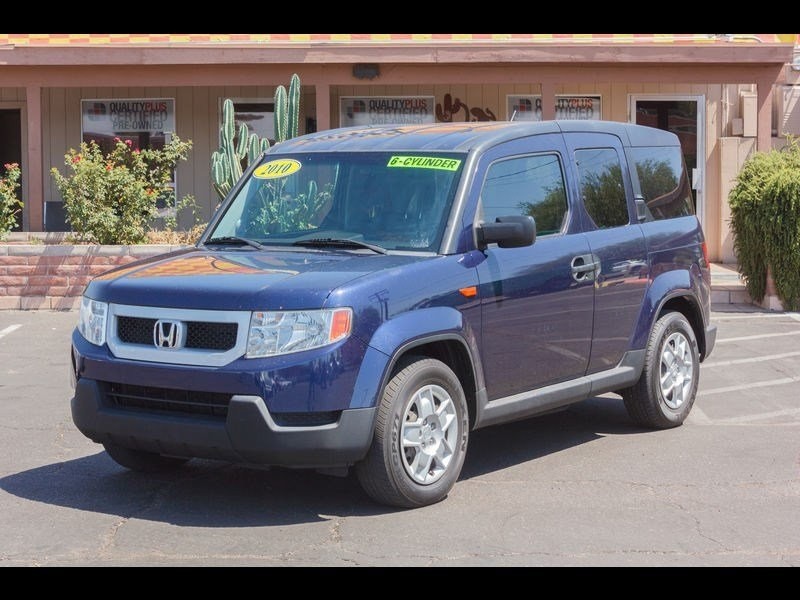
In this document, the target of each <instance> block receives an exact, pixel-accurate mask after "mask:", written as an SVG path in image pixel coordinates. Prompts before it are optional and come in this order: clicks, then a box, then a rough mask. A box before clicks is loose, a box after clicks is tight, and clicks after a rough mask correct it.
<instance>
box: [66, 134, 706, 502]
mask: <svg viewBox="0 0 800 600" xmlns="http://www.w3.org/2000/svg"><path fill="white" fill-rule="evenodd" d="M709 278H710V275H709V263H708V258H707V254H706V246H705V242H704V238H703V232H702V230H701V227H700V223H699V221H698V219H697V217H696V216H695V210H694V204H693V199H692V193H691V189H690V186H689V182H688V179H687V176H686V171H685V167H684V163H683V159H682V155H681V150H680V144H679V142H678V138H677V137H676V136H675V135H673V134H671V133H667V132H664V131H661V130H657V129H651V128H647V127H641V126H637V125H630V124H624V123H612V122H603V121H550V122H539V123H499V122H498V123H452V124H451V123H447V124H439V125H415V126H383V127H368V128H347V129H337V130H330V131H323V132H320V133H315V134H311V135H305V136H301V137H298V138H295V139H292V140H289V141H286V142H283V143H281V144H278V145H276V146H274V147H273V148H271V149H270V150H269V151H268V152H267V153H266V154H265V155H263V156H262V157H261V158H260V159H259V160H258V161H256V162H255V164H253V165H251V166H250V168H249V169H248V171H247V172H246V173H245V174H244V176H243V177H242V178H241V179H240V180H239V182H238V183H237V185H236V186H235V187H234V188H233V190H232V191H231V193H230V195H229V196H228V198H227V199H226V200H225V201H224V202H223V203H222V205H221V206H220V207H219V209H218V210H217V212H216V214H215V215H214V217H213V218H212V220H211V222H210V223H209V225H208V228H207V229H206V231H205V233H204V234H203V236H202V237H201V239H200V241H199V242H198V243H197V245H196V246H195V247H192V248H187V249H183V250H179V251H177V252H172V253H170V254H165V255H162V256H158V257H155V258H150V259H147V260H142V261H139V262H136V263H132V264H129V265H126V266H123V267H120V268H117V269H114V270H112V271H109V272H108V273H105V274H103V275H101V276H99V277H96V278H95V279H94V280H93V281H92V282H91V283H89V285H88V286H87V287H86V290H85V293H84V296H83V299H82V303H81V308H80V317H79V324H78V327H77V328H76V329H75V332H74V334H73V336H72V367H73V374H74V381H73V383H74V386H75V395H74V398H73V400H72V416H73V420H74V421H75V424H76V425H77V427H78V429H80V431H81V432H83V433H84V435H86V436H87V437H89V438H90V439H92V440H94V441H95V442H98V443H101V444H103V446H104V447H105V449H106V451H107V452H108V454H109V455H110V456H111V458H113V459H114V460H115V461H116V462H118V463H119V464H120V465H123V466H124V467H128V468H130V469H135V470H141V471H150V470H161V469H168V468H174V467H178V466H179V465H181V464H182V463H184V462H185V461H187V460H189V459H191V458H193V457H203V458H211V459H221V460H225V461H233V462H238V463H248V464H257V465H272V466H283V467H307V468H315V469H319V470H323V471H325V472H338V473H346V472H347V469H348V468H349V467H353V468H354V469H355V472H356V474H357V476H358V479H359V481H360V482H361V484H362V486H363V488H364V490H365V491H366V492H367V494H369V495H370V496H371V497H372V498H374V499H375V500H377V501H379V502H382V503H386V504H390V505H394V506H401V507H415V506H423V505H426V504H431V503H433V502H437V501H439V500H441V499H443V498H444V497H445V496H446V495H447V493H448V492H449V490H450V489H451V488H452V487H453V485H454V484H455V482H456V481H457V479H458V477H459V473H460V471H461V467H462V465H463V463H464V457H465V455H466V452H467V446H468V442H469V436H470V432H471V431H473V430H475V429H478V428H480V427H486V426H488V425H494V424H497V423H504V422H508V421H513V420H517V419H523V418H527V417H532V416H534V415H537V414H541V413H545V412H548V411H552V410H555V409H558V408H561V407H564V406H566V405H568V404H570V403H573V402H579V401H581V400H584V399H587V398H589V397H592V396H595V395H598V394H603V393H605V392H617V393H619V394H620V395H621V396H622V399H623V401H624V403H625V406H626V408H627V410H628V412H629V414H630V416H631V418H632V419H633V420H634V421H635V422H636V423H638V424H640V425H643V426H646V427H651V428H667V427H674V426H677V425H680V424H681V423H682V422H683V421H684V419H686V417H687V415H688V414H689V411H690V410H691V408H692V404H693V403H694V399H695V394H696V391H697V384H698V380H699V376H700V372H699V367H700V363H701V361H702V360H703V359H704V358H705V357H707V356H708V355H709V353H710V352H711V350H712V348H713V346H714V340H715V334H716V329H715V327H714V326H713V325H711V323H710V321H709V295H710V292H709ZM498 451H502V449H498Z"/></svg>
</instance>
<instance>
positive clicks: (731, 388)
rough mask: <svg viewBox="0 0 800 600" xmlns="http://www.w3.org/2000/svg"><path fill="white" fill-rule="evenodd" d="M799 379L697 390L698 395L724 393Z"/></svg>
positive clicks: (790, 378)
mask: <svg viewBox="0 0 800 600" xmlns="http://www.w3.org/2000/svg"><path fill="white" fill-rule="evenodd" d="M797 381H800V377H784V378H783V379H771V380H769V381H756V382H755V383H744V384H742V385H730V386H727V387H721V388H712V389H710V390H703V391H700V392H697V395H698V397H699V396H710V395H711V394H725V393H727V392H739V391H741V390H750V389H753V388H761V387H770V386H773V385H784V384H786V383H795V382H797Z"/></svg>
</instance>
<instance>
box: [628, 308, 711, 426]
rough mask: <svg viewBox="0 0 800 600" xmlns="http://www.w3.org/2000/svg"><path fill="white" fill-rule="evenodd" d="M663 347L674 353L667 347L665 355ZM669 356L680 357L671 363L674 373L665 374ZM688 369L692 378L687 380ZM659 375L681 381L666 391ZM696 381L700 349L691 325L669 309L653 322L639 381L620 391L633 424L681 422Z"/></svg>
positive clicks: (671, 380)
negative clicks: (673, 365) (634, 422)
mask: <svg viewBox="0 0 800 600" xmlns="http://www.w3.org/2000/svg"><path fill="white" fill-rule="evenodd" d="M676 345H677V346H678V348H676ZM665 347H668V348H672V349H673V350H675V351H676V352H675V353H673V352H671V351H669V350H667V351H666V352H667V354H665ZM669 355H672V356H676V355H677V356H680V358H679V359H677V360H675V361H674V363H673V364H675V367H674V370H673V375H670V374H669V373H668V371H669V366H668V364H667V363H668V362H669ZM662 357H664V359H665V360H664V361H662ZM689 368H690V369H691V378H690V380H689V381H688V382H686V373H687V371H688V369H689ZM662 375H666V376H667V377H668V380H667V381H669V382H673V381H679V382H684V383H683V384H682V385H680V386H675V387H673V388H672V390H673V391H669V392H668V393H666V394H665V393H664V390H663V389H662V385H661V377H662ZM699 380H700V351H699V349H698V347H697V338H696V337H695V335H694V331H693V330H692V326H691V325H690V324H689V321H687V320H686V317H685V316H683V314H681V313H679V312H674V311H669V312H666V313H664V314H663V315H662V316H661V318H659V319H658V321H656V324H655V325H654V326H653V330H652V331H651V332H650V338H649V339H648V340H647V347H646V349H645V358H644V369H643V370H642V375H641V377H640V378H639V381H638V382H637V383H636V384H635V385H633V386H631V387H629V388H627V389H625V390H622V392H621V394H622V398H623V399H624V400H625V408H626V409H627V410H628V414H629V415H630V416H631V418H632V419H633V420H634V421H636V423H638V424H639V425H642V426H643V427H650V428H654V429H669V428H670V427H677V426H679V425H681V424H682V423H683V422H684V420H685V419H686V417H687V416H689V411H691V410H692V405H693V404H694V400H695V396H696V394H697V384H698V382H699ZM677 388H679V389H677Z"/></svg>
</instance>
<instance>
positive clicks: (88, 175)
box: [50, 135, 192, 244]
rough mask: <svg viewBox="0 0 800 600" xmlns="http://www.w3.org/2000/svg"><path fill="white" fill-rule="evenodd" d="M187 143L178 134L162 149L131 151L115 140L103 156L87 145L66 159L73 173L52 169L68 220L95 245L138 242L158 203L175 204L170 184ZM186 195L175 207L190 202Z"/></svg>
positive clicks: (90, 143)
mask: <svg viewBox="0 0 800 600" xmlns="http://www.w3.org/2000/svg"><path fill="white" fill-rule="evenodd" d="M191 147H192V142H191V141H190V140H187V141H182V140H181V139H180V138H179V137H178V136H177V135H173V136H172V140H171V141H170V142H169V143H168V144H166V145H165V146H164V148H163V149H161V150H141V151H140V150H138V149H137V150H134V149H132V148H131V142H130V141H125V142H123V141H121V140H120V139H119V138H117V140H116V144H115V145H114V148H113V150H112V151H111V152H109V153H108V154H107V155H104V154H103V152H102V151H101V149H100V147H99V146H98V145H97V144H96V143H95V142H94V140H92V141H90V142H89V143H88V144H87V143H86V142H82V143H81V145H80V150H78V151H76V150H74V149H70V151H69V152H68V153H67V154H66V155H64V164H65V165H66V166H67V168H68V170H69V171H71V173H70V174H68V175H67V176H64V175H62V174H61V173H59V171H58V169H56V168H53V169H51V171H50V172H51V174H52V176H53V179H54V180H55V183H56V186H57V187H58V191H59V192H60V193H61V196H62V197H63V199H64V208H65V210H66V213H67V221H68V222H69V224H70V226H71V227H72V229H73V231H75V233H77V234H78V236H79V237H80V239H82V240H83V241H88V242H93V243H98V244H139V243H142V242H144V241H145V238H146V233H147V229H148V228H149V227H150V226H151V225H152V223H153V221H154V220H155V219H156V218H157V217H158V208H157V205H158V201H159V200H161V201H163V202H164V203H166V205H167V206H172V205H174V203H175V192H174V190H173V188H172V186H171V185H170V181H171V179H172V173H173V171H174V169H175V166H176V165H177V163H178V162H179V161H181V160H186V156H187V155H188V153H189V150H190V149H191ZM191 201H192V198H191V197H190V196H186V197H184V198H183V199H182V200H181V202H180V203H179V204H178V209H180V208H181V207H183V206H185V205H186V204H188V203H190V202H191Z"/></svg>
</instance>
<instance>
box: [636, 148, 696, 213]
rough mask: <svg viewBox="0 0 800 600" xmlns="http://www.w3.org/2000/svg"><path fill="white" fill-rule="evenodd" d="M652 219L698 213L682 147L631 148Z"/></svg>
mask: <svg viewBox="0 0 800 600" xmlns="http://www.w3.org/2000/svg"><path fill="white" fill-rule="evenodd" d="M629 153H630V156H631V158H632V159H633V163H634V164H635V165H636V173H637V174H638V175H639V185H640V186H641V190H642V196H643V197H644V201H645V205H646V206H647V209H648V211H649V213H648V220H652V219H655V220H660V219H672V218H675V217H685V216H687V215H693V214H694V204H693V202H692V190H691V189H690V187H689V179H688V177H686V170H685V169H684V168H683V157H682V156H681V150H680V148H677V147H674V148H666V147H661V148H631V149H630V151H629Z"/></svg>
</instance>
